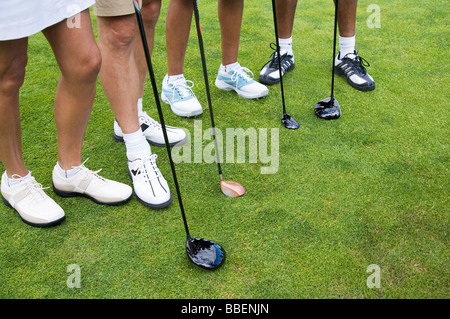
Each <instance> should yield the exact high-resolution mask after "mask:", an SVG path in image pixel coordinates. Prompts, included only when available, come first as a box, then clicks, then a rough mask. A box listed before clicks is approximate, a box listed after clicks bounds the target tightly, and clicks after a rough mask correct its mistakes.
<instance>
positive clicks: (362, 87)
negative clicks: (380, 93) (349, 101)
mask: <svg viewBox="0 0 450 319" xmlns="http://www.w3.org/2000/svg"><path fill="white" fill-rule="evenodd" d="M334 74H336V75H339V76H342V77H343V78H345V79H346V80H347V83H348V84H350V85H351V86H352V87H353V88H355V89H357V90H359V91H363V92H368V91H373V90H375V83H374V84H373V86H367V85H358V84H356V83H353V82H352V81H351V80H350V78H348V77H347V76H346V75H345V72H344V71H342V70H341V69H339V68H337V67H334Z"/></svg>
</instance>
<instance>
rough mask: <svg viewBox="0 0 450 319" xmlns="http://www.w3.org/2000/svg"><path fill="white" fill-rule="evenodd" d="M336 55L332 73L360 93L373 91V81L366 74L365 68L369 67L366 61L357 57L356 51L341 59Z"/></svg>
mask: <svg viewBox="0 0 450 319" xmlns="http://www.w3.org/2000/svg"><path fill="white" fill-rule="evenodd" d="M340 54H341V53H340V52H339V53H338V55H337V57H336V61H335V66H334V73H336V74H337V75H340V76H343V77H345V78H346V79H347V82H348V84H350V85H351V86H352V87H354V88H355V89H357V90H360V91H372V90H373V89H375V81H374V80H373V78H372V77H371V76H370V75H369V73H367V70H366V67H368V66H370V64H369V62H367V60H365V59H363V58H361V57H360V56H359V55H358V51H356V50H355V51H354V53H348V54H346V55H345V56H344V57H343V58H342V59H341V57H340Z"/></svg>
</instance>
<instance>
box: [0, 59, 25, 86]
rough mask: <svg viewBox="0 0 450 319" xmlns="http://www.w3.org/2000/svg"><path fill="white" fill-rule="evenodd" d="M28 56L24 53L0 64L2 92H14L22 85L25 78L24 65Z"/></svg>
mask: <svg viewBox="0 0 450 319" xmlns="http://www.w3.org/2000/svg"><path fill="white" fill-rule="evenodd" d="M27 61H28V56H27V54H26V53H24V54H22V55H17V56H15V57H14V58H13V59H12V61H8V62H7V63H5V61H3V63H5V64H4V65H3V66H0V89H1V91H2V93H4V94H15V93H17V92H18V91H19V89H20V87H21V86H22V85H23V82H24V79H25V67H26V65H27Z"/></svg>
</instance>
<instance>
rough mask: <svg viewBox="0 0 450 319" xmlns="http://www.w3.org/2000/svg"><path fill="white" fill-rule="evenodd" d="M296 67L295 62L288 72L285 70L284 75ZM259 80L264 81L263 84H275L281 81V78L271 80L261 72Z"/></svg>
mask: <svg viewBox="0 0 450 319" xmlns="http://www.w3.org/2000/svg"><path fill="white" fill-rule="evenodd" d="M294 68H295V64H293V65H292V66H291V67H290V68H288V69H287V70H286V72H284V74H283V77H284V76H285V75H286V73H288V72H291V71H292V70H294ZM258 82H259V83H262V84H266V85H274V84H278V83H280V79H276V80H271V79H269V78H267V79H266V78H265V77H264V76H261V74H260V75H259V78H258Z"/></svg>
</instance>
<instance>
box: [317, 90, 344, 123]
mask: <svg viewBox="0 0 450 319" xmlns="http://www.w3.org/2000/svg"><path fill="white" fill-rule="evenodd" d="M314 112H315V113H316V115H317V116H318V117H320V118H321V119H324V120H334V119H338V118H340V117H341V108H340V107H339V102H338V101H337V100H336V99H335V98H334V96H330V97H327V98H326V99H323V100H320V101H319V102H317V104H316V105H315V106H314Z"/></svg>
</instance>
